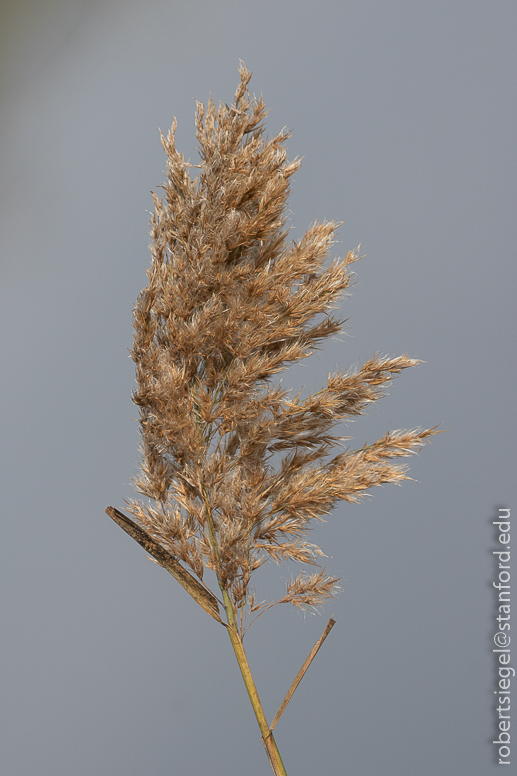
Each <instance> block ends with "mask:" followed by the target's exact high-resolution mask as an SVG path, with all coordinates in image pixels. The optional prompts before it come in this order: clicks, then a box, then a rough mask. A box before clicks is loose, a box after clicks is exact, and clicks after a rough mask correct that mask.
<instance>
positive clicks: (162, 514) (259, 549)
mask: <svg viewBox="0 0 517 776" xmlns="http://www.w3.org/2000/svg"><path fill="white" fill-rule="evenodd" d="M239 73H240V84H239V86H238V89H237V91H236V93H235V99H234V103H233V105H232V106H230V107H229V106H228V105H223V104H220V105H219V107H218V108H216V106H215V104H214V102H213V100H212V99H210V100H209V102H208V106H207V107H206V108H205V107H204V106H203V105H201V104H200V103H198V104H197V115H196V127H197V139H198V141H199V154H200V157H201V164H200V165H199V166H198V167H197V169H198V175H197V177H196V178H195V180H193V179H192V177H191V174H190V168H191V167H192V165H190V164H189V163H187V162H186V161H185V159H184V157H183V155H182V154H181V153H179V151H177V149H176V146H175V141H174V132H175V128H176V122H175V121H174V123H173V126H172V129H171V131H170V132H169V134H168V136H167V137H166V138H165V137H163V136H162V143H163V147H164V149H165V152H166V154H167V160H168V161H167V182H166V183H165V185H164V187H163V188H164V192H165V196H164V198H163V199H162V200H160V199H159V198H158V197H157V196H156V195H154V207H155V212H154V215H153V216H152V218H151V239H152V242H151V253H152V262H151V267H150V269H149V270H148V271H147V275H148V279H149V283H148V285H147V287H146V288H144V289H143V291H142V292H141V293H140V295H139V297H138V301H137V304H136V306H135V310H134V346H133V350H132V357H133V360H134V362H135V364H136V380H137V384H138V387H137V389H136V391H135V393H134V397H133V399H134V402H135V404H137V405H138V407H139V409H140V426H141V433H142V466H141V473H140V476H139V477H138V478H137V479H136V480H135V484H136V489H137V491H138V492H139V493H141V494H142V495H143V496H145V497H146V499H147V501H146V502H145V503H143V502H141V501H138V500H132V501H129V502H127V507H128V510H129V512H130V513H131V514H132V515H133V516H134V518H135V519H136V523H134V522H133V521H131V520H129V518H127V517H125V516H124V515H122V514H121V513H120V512H118V510H114V509H113V508H109V510H108V513H109V514H110V515H111V516H112V517H113V518H114V519H116V520H117V522H118V523H119V525H121V526H122V527H123V528H124V530H126V531H127V532H128V533H129V534H130V535H132V536H133V538H135V539H136V540H137V541H139V542H140V543H141V544H143V546H144V547H146V549H147V550H148V552H150V553H151V554H153V556H154V557H155V559H156V560H157V562H159V563H160V564H161V565H163V566H165V568H168V570H169V571H170V572H171V574H173V575H174V576H175V577H176V579H178V581H179V582H180V584H182V585H183V587H184V588H185V589H186V590H187V592H190V594H191V595H192V596H193V597H194V598H195V600H196V601H197V602H198V603H199V604H200V605H201V606H203V608H204V609H205V610H206V611H208V613H210V614H211V615H212V616H213V617H214V618H215V619H219V620H220V621H221V622H223V619H224V622H223V624H225V625H226V626H227V628H228V632H229V635H230V638H231V641H232V644H233V647H234V649H235V653H236V655H237V659H238V661H239V666H240V668H241V671H242V674H243V677H244V680H245V682H246V687H247V689H248V693H249V695H250V699H251V701H252V704H253V708H254V711H255V714H256V715H257V720H258V722H259V726H260V729H261V733H262V737H263V740H264V745H265V747H266V751H267V753H268V756H269V758H270V763H271V766H272V768H273V771H274V772H275V773H276V774H285V768H284V766H283V764H282V761H281V759H280V755H279V754H278V749H277V748H276V744H275V742H274V738H273V735H272V732H271V729H270V728H269V727H268V725H267V722H266V719H265V716H264V713H263V711H262V707H261V705H260V701H259V700H258V695H257V692H256V688H255V685H254V684H253V679H252V678H251V673H250V672H249V666H248V664H247V661H246V656H245V654H244V649H243V647H242V639H243V636H244V633H245V631H246V629H247V627H248V626H249V623H250V615H251V619H253V617H256V616H257V615H260V614H261V613H262V612H264V611H265V610H266V609H267V608H269V607H270V606H273V605H275V604H276V603H290V604H293V605H294V606H298V607H316V606H318V605H319V604H320V603H322V602H323V601H325V600H326V599H328V598H329V597H331V596H333V595H334V593H335V592H336V583H337V579H335V578H334V577H332V576H330V575H329V574H327V573H326V571H325V569H319V570H318V569H316V570H315V571H314V573H311V574H309V573H307V572H306V571H302V572H301V573H300V574H298V575H297V576H296V577H295V578H294V579H291V580H290V581H289V583H288V585H287V590H286V593H285V595H284V596H283V597H282V598H281V599H280V601H276V602H274V601H273V602H263V603H260V604H257V603H255V598H254V592H253V589H252V587H251V582H252V575H253V572H254V571H256V569H258V568H259V566H261V565H262V564H263V563H265V562H266V561H267V560H268V559H271V558H272V559H273V560H274V561H276V562H277V563H286V562H290V561H295V562H298V563H300V564H302V565H305V564H309V565H310V566H318V560H319V558H320V557H321V556H322V555H323V553H322V552H321V550H320V549H319V548H318V547H316V546H315V545H314V544H312V543H310V542H309V541H308V540H307V536H308V531H309V529H310V526H311V521H313V520H321V519H323V517H324V516H326V515H328V514H329V512H330V511H331V510H332V508H333V507H334V506H335V505H336V504H337V502H338V501H340V500H343V501H349V502H358V501H360V499H361V498H362V497H364V496H365V495H366V494H367V493H368V491H369V490H370V489H371V488H372V487H374V486H376V485H383V484H385V483H390V482H393V483H399V482H400V481H401V480H404V479H406V473H405V472H406V467H404V466H401V465H400V463H393V462H392V461H393V460H394V459H398V458H404V457H407V456H409V455H411V454H412V453H415V452H417V451H418V450H419V449H420V448H421V447H422V445H423V444H424V442H425V440H426V439H427V438H428V437H430V436H431V435H432V434H433V433H436V431H435V429H428V430H426V431H396V432H394V433H388V434H386V436H384V437H383V438H382V439H380V440H379V441H378V442H375V444H371V445H369V446H365V447H363V448H361V449H359V450H348V449H347V450H344V451H343V450H342V451H341V452H339V454H337V455H332V451H333V449H334V448H335V446H336V445H337V444H339V442H340V439H341V437H339V436H335V435H334V434H333V433H332V432H333V429H334V427H335V426H336V424H338V423H339V422H341V421H346V420H347V419H348V418H350V417H352V416H354V415H359V414H361V412H362V411H363V410H364V409H365V407H367V405H369V404H371V403H372V402H374V401H376V400H377V399H378V398H379V397H381V396H382V393H383V390H384V388H385V387H386V385H387V383H388V382H389V381H390V380H391V379H392V378H393V377H394V376H395V375H398V374H399V373H400V372H401V371H402V370H403V369H407V368H408V367H411V366H415V365H416V364H418V363H419V362H418V361H415V360H414V359H411V358H409V357H408V356H407V355H404V356H399V357H397V358H388V357H380V356H374V357H373V358H372V359H371V360H370V361H368V362H367V363H366V364H364V366H363V367H361V368H360V369H358V370H355V371H346V372H339V373H337V374H332V375H329V377H328V382H327V385H326V386H325V387H323V388H322V389H321V390H320V391H318V392H317V393H315V394H313V395H311V396H309V397H308V398H306V399H302V398H300V394H298V395H297V396H295V397H292V396H291V395H290V394H289V392H288V391H286V390H284V389H283V388H281V387H280V386H279V385H278V384H274V382H273V381H272V378H274V376H275V375H276V374H278V373H279V372H280V371H282V370H284V369H285V368H286V367H287V366H289V365H290V364H293V363H295V362H297V361H299V360H301V359H304V358H307V357H308V356H310V355H311V354H312V353H313V352H314V350H315V349H316V348H317V347H318V346H319V345H320V343H321V342H322V340H324V339H326V338H328V337H331V336H333V335H335V334H337V333H338V332H339V331H340V329H341V327H342V323H343V322H342V321H341V320H339V319H337V318H336V317H334V316H333V314H332V311H333V310H335V309H336V308H337V307H338V305H339V302H340V300H341V298H342V297H343V295H344V294H345V292H346V291H347V289H348V287H349V285H350V281H351V274H352V273H351V271H350V267H351V265H352V264H353V263H354V262H355V261H356V260H357V258H358V255H357V251H351V252H349V253H348V255H347V256H346V257H345V258H343V259H334V260H333V261H332V262H330V263H328V262H327V256H328V253H329V250H330V248H331V246H332V244H333V241H334V236H335V234H336V230H337V228H338V226H339V224H336V223H334V222H321V223H318V222H317V221H316V222H315V223H314V224H313V226H311V227H310V228H309V229H308V231H307V232H306V234H305V235H304V236H303V237H302V239H301V240H300V241H299V242H298V243H296V242H288V241H287V234H288V229H286V206H287V199H288V194H289V182H290V179H291V176H292V175H293V174H294V173H295V172H296V170H297V169H298V168H299V166H300V161H298V160H294V161H292V162H287V161H286V151H285V148H284V144H285V141H286V140H287V138H288V137H289V133H288V132H286V131H282V132H280V133H279V134H278V135H276V136H275V137H273V138H272V139H267V137H265V135H264V121H265V118H266V115H267V111H266V110H265V108H264V104H263V102H262V99H261V98H258V99H257V98H252V97H251V96H250V94H249V92H248V90H247V86H248V83H249V80H250V78H251V74H250V73H249V72H248V71H247V70H246V68H245V66H244V65H241V67H240V70H239ZM124 520H125V521H126V522H125V523H124ZM139 532H140V533H139ZM146 537H147V538H146ZM146 542H147V543H146ZM153 547H154V548H155V551H153ZM207 569H208V570H210V571H211V572H213V574H214V575H215V579H217V584H218V587H219V591H218V596H219V604H220V605H221V607H222V609H221V610H219V609H218V603H217V599H216V597H215V596H214V593H213V591H211V590H210V588H209V583H208V582H207V575H206V570H207ZM208 576H209V577H211V575H208ZM212 578H213V577H212ZM220 618H222V619H220ZM328 630H330V628H328ZM328 630H327V631H326V633H327V632H328ZM326 633H325V635H326ZM302 675H303V674H302ZM300 678H301V677H300ZM289 697H290V696H289ZM282 710H283V709H282Z"/></svg>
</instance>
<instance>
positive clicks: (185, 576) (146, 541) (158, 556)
mask: <svg viewBox="0 0 517 776" xmlns="http://www.w3.org/2000/svg"><path fill="white" fill-rule="evenodd" d="M105 512H106V514H107V515H109V516H110V517H111V519H112V520H114V521H115V522H116V523H117V525H119V526H120V527H121V528H122V529H123V530H124V531H125V532H126V533H127V534H129V536H131V538H132V539H134V540H135V541H136V542H138V544H140V546H141V547H143V548H144V550H146V551H147V552H148V553H149V554H150V555H152V556H153V558H154V559H155V560H156V561H157V563H159V565H160V566H163V568H164V569H166V570H167V571H168V572H169V574H172V576H173V577H174V579H176V580H177V581H178V582H179V583H180V585H181V586H182V587H183V588H184V589H185V590H186V591H187V593H188V594H189V595H191V596H192V598H193V599H194V600H195V601H196V602H197V603H198V604H199V605H200V606H201V607H202V608H203V609H204V610H205V612H208V614H209V615H210V616H211V617H213V618H214V620H217V622H220V623H221V625H224V626H225V627H226V623H224V622H223V621H222V620H221V617H220V615H219V604H218V601H217V598H216V597H215V596H214V595H213V594H212V593H211V592H210V591H209V590H207V589H206V588H205V587H203V585H201V584H200V583H199V582H198V581H197V579H195V578H194V577H193V576H192V574H189V572H188V571H186V569H184V568H183V566H182V565H181V563H180V562H179V561H178V560H177V559H176V558H175V557H174V555H171V554H170V552H167V550H165V549H164V548H163V547H162V546H161V545H160V544H159V543H158V542H157V541H156V539H153V537H152V536H150V535H149V534H148V533H147V531H144V529H143V528H141V527H140V526H139V525H137V524H136V523H135V522H133V520H130V519H129V517H126V515H124V514H123V513H122V512H120V511H119V510H118V509H115V507H108V508H107V509H106V510H105Z"/></svg>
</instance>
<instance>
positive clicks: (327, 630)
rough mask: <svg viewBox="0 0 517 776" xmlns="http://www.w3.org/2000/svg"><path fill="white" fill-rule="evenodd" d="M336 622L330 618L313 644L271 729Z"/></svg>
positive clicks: (270, 727)
mask: <svg viewBox="0 0 517 776" xmlns="http://www.w3.org/2000/svg"><path fill="white" fill-rule="evenodd" d="M335 624H336V621H335V620H333V619H332V617H331V618H330V620H329V621H328V623H327V627H326V628H325V630H324V631H323V635H322V636H321V637H320V638H319V639H318V641H317V642H316V644H315V645H314V646H313V648H312V650H311V653H310V655H309V657H308V658H307V660H306V661H305V663H304V664H303V666H302V667H301V668H300V670H299V671H298V673H297V675H296V679H295V680H294V682H293V683H292V685H291V686H290V688H289V692H288V693H287V695H286V696H285V698H284V700H283V701H282V703H281V705H280V708H279V709H278V711H277V713H276V714H275V716H274V718H273V722H272V723H271V725H270V726H269V729H270V730H273V729H274V727H275V725H276V723H277V722H278V720H279V719H280V717H281V716H282V714H283V713H284V711H285V709H286V706H287V704H288V703H289V701H290V700H291V698H292V697H293V695H294V691H295V690H296V688H297V687H298V685H299V684H300V682H301V681H302V679H303V677H304V675H305V673H306V671H307V669H308V668H309V666H310V664H311V663H312V661H313V660H314V658H315V657H316V654H317V652H318V650H319V648H320V647H321V645H322V644H323V642H324V641H325V639H326V638H327V636H328V635H329V633H330V631H331V630H332V628H333V627H334V625H335Z"/></svg>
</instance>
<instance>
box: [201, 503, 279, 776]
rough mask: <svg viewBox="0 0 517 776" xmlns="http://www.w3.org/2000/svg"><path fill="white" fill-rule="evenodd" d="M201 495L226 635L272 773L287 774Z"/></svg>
mask: <svg viewBox="0 0 517 776" xmlns="http://www.w3.org/2000/svg"><path fill="white" fill-rule="evenodd" d="M203 496H204V498H205V509H206V515H207V521H208V533H209V536H210V543H211V545H212V549H213V551H214V555H215V559H216V562H217V566H218V568H217V572H216V573H217V582H218V584H219V588H220V590H221V593H222V596H223V603H224V608H225V610H226V619H227V621H228V635H229V636H230V641H231V642H232V647H233V651H234V652H235V657H236V658H237V663H238V664H239V668H240V670H241V674H242V678H243V679H244V684H245V685H246V690H247V691H248V695H249V699H250V701H251V705H252V707H253V711H254V712H255V716H256V718H257V722H258V726H259V728H260V733H261V735H262V743H263V744H264V749H265V750H266V754H267V756H268V759H269V763H270V765H271V768H272V769H273V773H274V774H275V776H287V772H286V770H285V766H284V764H283V762H282V758H281V757H280V752H279V751H278V747H277V745H276V741H275V738H274V736H273V733H272V731H271V729H270V727H269V725H268V724H267V720H266V715H265V714H264V709H263V708H262V704H261V702H260V698H259V696H258V692H257V688H256V687H255V682H254V681H253V676H252V674H251V670H250V667H249V663H248V659H247V657H246V653H245V651H244V645H243V643H242V639H241V637H240V635H239V629H238V627H237V623H236V621H235V611H234V609H233V604H232V602H231V599H230V595H229V593H228V590H227V589H226V587H225V586H224V583H223V580H222V579H221V575H220V573H219V563H220V560H219V549H218V547H217V540H216V535H215V529H214V525H213V522H212V515H211V512H210V509H209V507H208V502H207V500H206V493H205V492H203Z"/></svg>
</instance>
